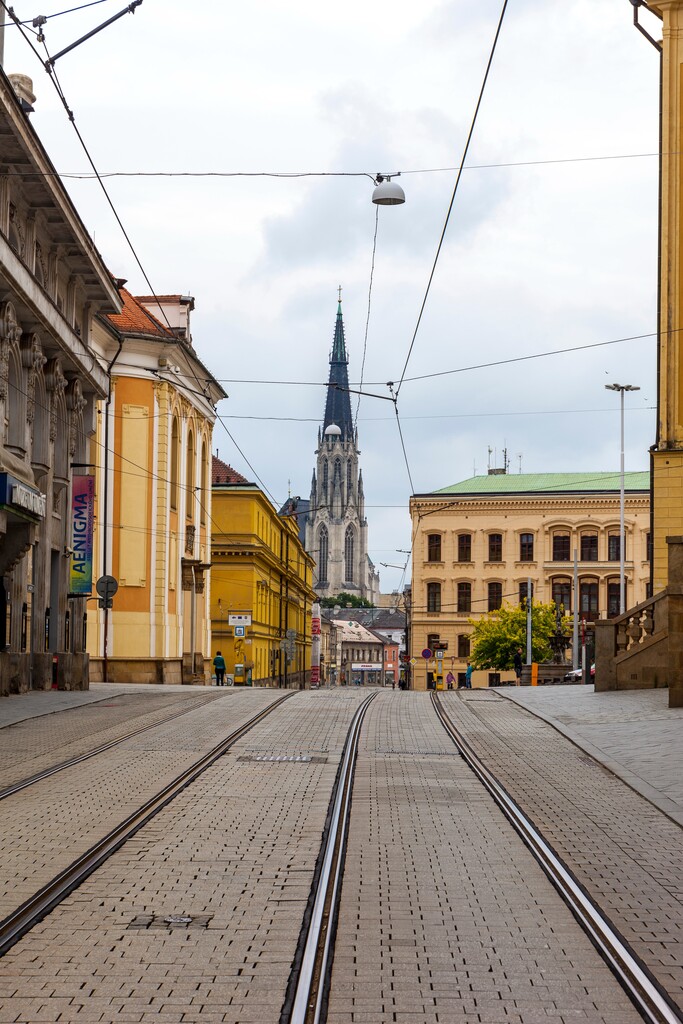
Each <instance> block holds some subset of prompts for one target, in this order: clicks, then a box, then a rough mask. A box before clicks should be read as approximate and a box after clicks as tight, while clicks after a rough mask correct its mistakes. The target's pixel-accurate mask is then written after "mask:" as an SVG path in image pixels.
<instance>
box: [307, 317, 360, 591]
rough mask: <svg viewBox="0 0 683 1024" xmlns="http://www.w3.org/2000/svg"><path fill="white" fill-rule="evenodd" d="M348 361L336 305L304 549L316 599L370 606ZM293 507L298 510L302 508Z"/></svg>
mask: <svg viewBox="0 0 683 1024" xmlns="http://www.w3.org/2000/svg"><path fill="white" fill-rule="evenodd" d="M348 362H349V360H348V356H347V354H346V344H345V341H344V322H343V320H342V310H341V302H340V303H339V306H338V308H337V321H336V324H335V331H334V343H333V346H332V353H331V355H330V376H329V383H328V387H327V402H326V405H325V418H324V420H323V426H322V430H319V431H318V448H317V450H316V456H317V462H316V468H315V471H314V473H313V482H312V485H311V499H310V506H309V511H308V515H307V516H306V522H305V546H306V550H307V551H308V553H309V554H310V555H312V556H313V558H314V559H315V563H316V568H315V574H314V578H313V586H314V589H315V590H316V592H317V594H318V595H319V596H320V597H334V596H335V595H336V594H339V593H341V592H342V591H345V592H347V593H349V594H355V595H357V596H358V597H362V598H365V599H366V600H368V601H371V602H373V603H374V601H375V599H376V597H377V596H378V594H379V573H378V572H377V571H376V570H375V567H374V565H373V564H372V562H371V561H370V559H369V557H368V522H367V519H366V518H365V496H364V494H363V474H362V472H361V470H360V466H359V459H358V456H359V454H360V452H359V449H358V432H357V430H356V427H355V426H354V422H353V416H352V414H351V397H350V394H349V390H348V387H349V375H348ZM298 508H299V510H301V505H299V506H298Z"/></svg>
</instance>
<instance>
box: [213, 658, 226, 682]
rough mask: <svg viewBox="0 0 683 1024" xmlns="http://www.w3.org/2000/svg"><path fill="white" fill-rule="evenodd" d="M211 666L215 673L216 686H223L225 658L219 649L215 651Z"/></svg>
mask: <svg viewBox="0 0 683 1024" xmlns="http://www.w3.org/2000/svg"><path fill="white" fill-rule="evenodd" d="M213 667H214V671H215V673H216V686H225V658H224V657H223V655H222V654H221V652H220V651H216V657H215V658H214V659H213Z"/></svg>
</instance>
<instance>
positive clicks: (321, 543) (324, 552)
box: [318, 526, 330, 583]
mask: <svg viewBox="0 0 683 1024" xmlns="http://www.w3.org/2000/svg"><path fill="white" fill-rule="evenodd" d="M318 549H319V550H318V582H319V583H327V560H328V556H329V551H330V538H329V535H328V533H327V527H326V526H321V527H320V534H319V536H318Z"/></svg>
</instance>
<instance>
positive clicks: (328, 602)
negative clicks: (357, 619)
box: [320, 591, 374, 608]
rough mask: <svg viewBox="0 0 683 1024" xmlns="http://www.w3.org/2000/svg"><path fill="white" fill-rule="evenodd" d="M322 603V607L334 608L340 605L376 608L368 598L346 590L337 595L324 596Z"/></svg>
mask: <svg viewBox="0 0 683 1024" xmlns="http://www.w3.org/2000/svg"><path fill="white" fill-rule="evenodd" d="M320 605H321V607H322V608H334V607H335V605H339V607H340V608H374V605H373V604H372V603H371V602H370V601H368V600H366V598H364V597H356V595H355V594H347V593H346V592H345V591H342V593H341V594H337V596H336V597H322V598H321V599H320Z"/></svg>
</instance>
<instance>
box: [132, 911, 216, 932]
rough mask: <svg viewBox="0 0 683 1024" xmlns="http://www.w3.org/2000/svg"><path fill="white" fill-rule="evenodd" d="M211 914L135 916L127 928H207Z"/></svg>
mask: <svg viewBox="0 0 683 1024" xmlns="http://www.w3.org/2000/svg"><path fill="white" fill-rule="evenodd" d="M212 916H213V915H212V914H137V915H136V916H135V917H134V918H133V920H132V921H131V922H130V924H129V925H128V928H162V929H164V930H166V931H167V930H168V929H169V928H207V927H208V924H209V921H210V920H211V918H212Z"/></svg>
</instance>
